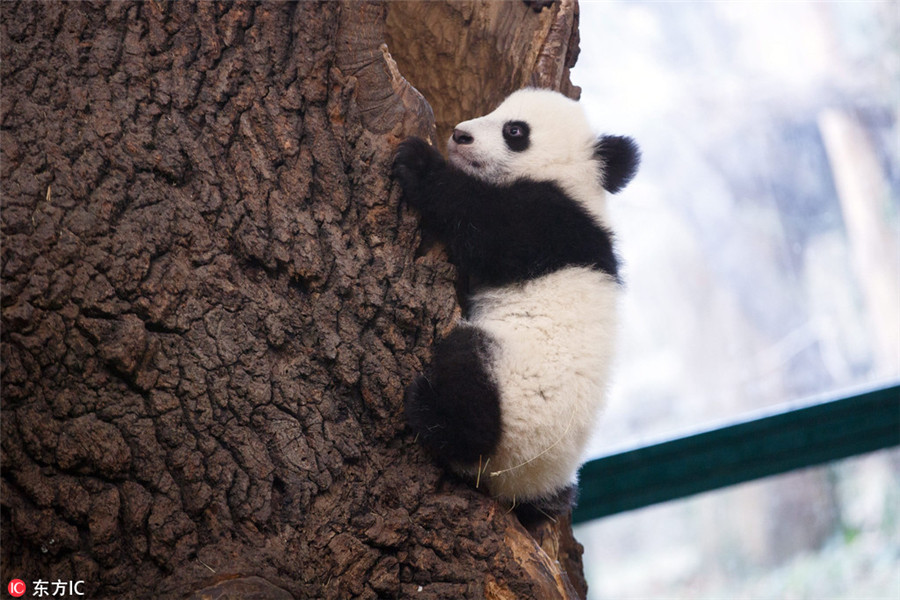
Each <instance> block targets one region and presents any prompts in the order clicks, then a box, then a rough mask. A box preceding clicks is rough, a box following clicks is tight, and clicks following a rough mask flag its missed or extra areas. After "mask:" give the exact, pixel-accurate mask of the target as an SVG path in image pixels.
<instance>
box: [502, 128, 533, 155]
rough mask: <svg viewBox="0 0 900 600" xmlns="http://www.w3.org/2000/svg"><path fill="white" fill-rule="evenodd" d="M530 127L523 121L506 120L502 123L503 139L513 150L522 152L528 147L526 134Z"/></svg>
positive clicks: (529, 131)
mask: <svg viewBox="0 0 900 600" xmlns="http://www.w3.org/2000/svg"><path fill="white" fill-rule="evenodd" d="M529 133H531V129H530V128H529V127H528V123H526V122H525V121H507V122H506V123H504V124H503V139H504V140H506V146H507V147H508V148H509V149H510V150H512V151H513V152H524V151H525V150H527V149H528V145H529V143H530V142H529V140H528V134H529Z"/></svg>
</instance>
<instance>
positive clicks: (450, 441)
mask: <svg viewBox="0 0 900 600" xmlns="http://www.w3.org/2000/svg"><path fill="white" fill-rule="evenodd" d="M490 354H491V341H490V338H489V337H488V336H487V334H485V333H484V332H483V331H481V330H479V329H477V328H475V327H470V326H460V327H457V328H456V329H454V330H453V331H452V332H451V333H450V335H449V336H447V338H446V339H444V340H443V341H441V342H440V343H439V344H438V345H437V347H436V348H435V351H434V359H433V361H432V365H431V368H430V369H429V371H428V373H427V375H425V376H420V377H419V378H418V379H417V380H416V381H415V382H414V383H413V384H412V385H410V386H409V388H408V389H407V390H406V398H405V402H404V403H405V409H406V419H407V421H408V422H409V424H410V426H411V427H412V428H413V430H414V431H415V432H416V433H417V434H418V435H419V441H420V442H422V443H423V444H424V445H425V446H426V447H428V448H430V449H431V450H432V451H433V452H434V453H435V454H436V455H437V456H438V457H439V458H441V459H443V460H445V461H447V462H456V463H463V464H475V463H478V460H479V457H483V458H485V459H486V458H487V457H488V455H490V454H491V453H492V452H493V451H494V449H495V448H496V447H497V443H498V442H499V441H500V393H499V391H498V389H497V384H496V383H495V382H494V381H493V379H492V378H491V375H490V373H489V371H488V370H487V368H486V365H487V364H489V361H490V360H491V359H490Z"/></svg>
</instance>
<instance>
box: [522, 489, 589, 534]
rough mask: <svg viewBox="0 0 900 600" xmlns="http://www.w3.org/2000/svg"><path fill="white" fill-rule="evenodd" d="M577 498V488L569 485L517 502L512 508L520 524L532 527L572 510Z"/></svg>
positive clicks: (555, 518) (553, 519)
mask: <svg viewBox="0 0 900 600" xmlns="http://www.w3.org/2000/svg"><path fill="white" fill-rule="evenodd" d="M577 499H578V488H577V487H576V486H575V485H570V486H567V487H564V488H562V489H561V490H559V491H557V492H556V493H554V494H551V495H549V496H546V497H544V498H541V499H539V500H532V501H530V502H521V503H517V504H516V505H515V506H513V510H514V511H515V513H516V516H517V517H518V518H519V522H520V523H521V524H522V525H524V526H525V527H532V526H534V525H538V524H540V523H542V522H544V521H553V522H556V520H557V519H558V518H559V517H560V516H562V515H564V514H566V513H567V512H569V511H570V510H572V507H574V506H575V502H576V501H577Z"/></svg>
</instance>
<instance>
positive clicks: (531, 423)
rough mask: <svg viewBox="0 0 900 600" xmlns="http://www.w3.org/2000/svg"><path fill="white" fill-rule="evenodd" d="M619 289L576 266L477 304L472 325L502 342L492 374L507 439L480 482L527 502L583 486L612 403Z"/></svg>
mask: <svg viewBox="0 0 900 600" xmlns="http://www.w3.org/2000/svg"><path fill="white" fill-rule="evenodd" d="M618 287H619V286H618V284H617V283H616V282H615V281H614V280H613V278H612V277H611V276H609V275H607V274H605V273H601V272H599V271H597V270H594V269H590V268H586V267H569V268H566V269H563V270H560V271H557V272H554V273H551V274H548V275H545V276H543V277H540V278H538V279H533V280H530V281H527V282H525V283H522V284H518V285H515V286H509V287H507V288H499V289H493V290H489V291H485V292H482V293H479V294H476V295H475V296H474V297H473V298H472V311H471V316H470V317H469V319H468V320H467V322H468V323H469V324H472V325H475V326H477V327H480V328H481V329H483V330H484V331H486V332H487V333H488V334H490V335H491V336H492V337H493V339H494V340H495V341H496V342H498V343H497V345H496V346H495V348H494V353H495V354H494V356H493V364H491V365H488V366H489V368H490V369H491V372H492V374H493V376H494V378H495V380H496V381H497V383H498V386H499V390H500V397H501V429H502V432H501V437H500V443H499V446H498V449H497V451H496V452H495V453H494V454H493V455H492V456H491V457H490V462H489V463H488V464H487V465H486V466H485V465H482V467H483V469H482V470H483V472H482V473H481V474H480V477H479V480H480V482H481V484H482V485H485V484H486V485H487V488H488V490H489V492H490V493H491V494H492V495H494V496H500V497H504V498H507V499H511V500H512V499H514V500H521V501H527V500H530V499H537V498H540V497H542V496H546V495H549V494H552V493H553V492H556V491H558V490H560V489H561V488H564V487H566V486H568V485H570V484H573V483H575V480H576V474H577V469H578V467H579V465H580V464H581V460H582V452H583V449H584V447H585V444H586V442H587V440H588V437H589V436H590V433H591V430H592V428H593V425H594V422H595V418H596V416H597V413H598V411H599V409H600V407H601V406H602V404H603V401H604V394H605V381H606V379H607V374H608V370H609V364H610V362H611V360H612V352H613V346H614V339H615V334H616V302H617V295H618Z"/></svg>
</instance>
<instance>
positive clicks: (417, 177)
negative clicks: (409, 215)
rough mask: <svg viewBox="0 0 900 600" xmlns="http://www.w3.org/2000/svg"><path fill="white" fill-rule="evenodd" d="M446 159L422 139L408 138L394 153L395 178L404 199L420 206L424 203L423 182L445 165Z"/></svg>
mask: <svg viewBox="0 0 900 600" xmlns="http://www.w3.org/2000/svg"><path fill="white" fill-rule="evenodd" d="M444 162H445V161H444V157H443V156H441V153H440V152H438V151H437V150H436V149H434V148H433V147H432V146H431V145H430V144H429V143H428V142H426V141H425V140H423V139H422V138H417V137H411V138H407V139H406V140H404V141H403V142H401V143H400V145H399V146H398V147H397V151H396V152H395V153H394V165H393V173H394V178H395V179H397V181H398V182H399V183H400V187H401V188H403V197H404V199H405V200H406V201H407V202H409V203H410V204H412V205H413V206H418V205H419V204H420V203H421V201H422V193H421V191H422V190H421V184H422V180H423V179H425V178H426V177H428V175H429V173H430V172H431V171H433V170H434V169H436V168H438V167H439V166H441V165H443V164H444Z"/></svg>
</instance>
